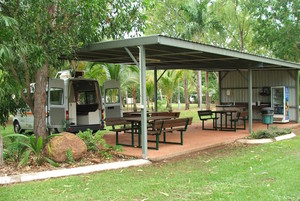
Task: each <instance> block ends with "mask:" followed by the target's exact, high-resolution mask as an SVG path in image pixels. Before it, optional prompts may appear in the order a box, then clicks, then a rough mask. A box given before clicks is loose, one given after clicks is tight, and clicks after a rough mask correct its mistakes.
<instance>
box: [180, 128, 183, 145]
mask: <svg viewBox="0 0 300 201" xmlns="http://www.w3.org/2000/svg"><path fill="white" fill-rule="evenodd" d="M180 138H181V139H180V144H181V145H183V131H180Z"/></svg>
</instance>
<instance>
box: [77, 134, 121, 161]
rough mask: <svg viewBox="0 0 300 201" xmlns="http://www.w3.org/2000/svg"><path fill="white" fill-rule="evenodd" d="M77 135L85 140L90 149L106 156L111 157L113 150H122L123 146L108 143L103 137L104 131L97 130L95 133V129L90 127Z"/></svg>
mask: <svg viewBox="0 0 300 201" xmlns="http://www.w3.org/2000/svg"><path fill="white" fill-rule="evenodd" d="M77 136H78V137H79V138H80V139H82V140H83V141H84V143H85V144H86V146H87V150H88V151H92V152H97V153H100V154H101V155H102V156H104V157H105V158H111V157H112V156H113V154H112V151H122V146H120V145H117V146H111V145H109V144H107V143H106V141H105V139H104V138H103V136H104V132H101V131H97V132H96V133H95V134H94V135H93V131H92V130H90V129H88V130H86V131H84V132H81V131H80V132H79V133H78V134H77Z"/></svg>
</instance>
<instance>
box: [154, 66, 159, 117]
mask: <svg viewBox="0 0 300 201" xmlns="http://www.w3.org/2000/svg"><path fill="white" fill-rule="evenodd" d="M157 81H158V80H157V69H156V68H155V69H154V107H155V112H157Z"/></svg>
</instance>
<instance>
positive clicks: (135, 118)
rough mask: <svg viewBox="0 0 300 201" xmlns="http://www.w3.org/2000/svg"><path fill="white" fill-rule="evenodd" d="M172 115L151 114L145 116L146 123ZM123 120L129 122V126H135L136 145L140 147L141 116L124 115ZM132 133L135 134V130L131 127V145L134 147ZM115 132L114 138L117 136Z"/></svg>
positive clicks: (168, 117)
mask: <svg viewBox="0 0 300 201" xmlns="http://www.w3.org/2000/svg"><path fill="white" fill-rule="evenodd" d="M171 118H172V117H170V116H151V117H147V123H153V122H155V121H157V120H165V119H171ZM123 119H124V120H125V121H127V122H130V123H131V127H135V128H137V131H138V132H137V134H138V147H141V123H142V118H141V117H140V116H133V117H124V118H123ZM134 134H135V130H134V129H132V130H131V139H132V141H131V145H132V146H133V147H134ZM117 135H118V134H117V133H116V138H118V137H117Z"/></svg>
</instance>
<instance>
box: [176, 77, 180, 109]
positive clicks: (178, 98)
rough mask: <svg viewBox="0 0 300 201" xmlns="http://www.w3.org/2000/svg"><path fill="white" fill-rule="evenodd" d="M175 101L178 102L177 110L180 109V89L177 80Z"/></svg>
mask: <svg viewBox="0 0 300 201" xmlns="http://www.w3.org/2000/svg"><path fill="white" fill-rule="evenodd" d="M177 102H178V110H180V89H179V82H178V95H177Z"/></svg>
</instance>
